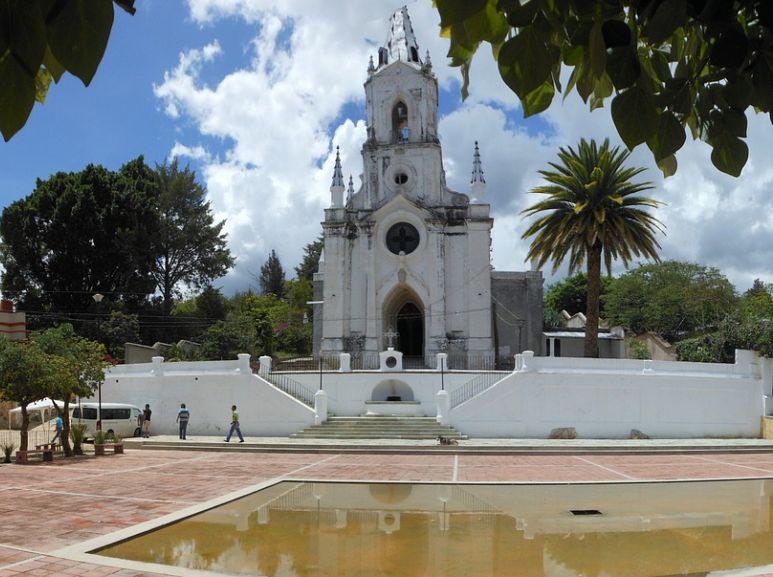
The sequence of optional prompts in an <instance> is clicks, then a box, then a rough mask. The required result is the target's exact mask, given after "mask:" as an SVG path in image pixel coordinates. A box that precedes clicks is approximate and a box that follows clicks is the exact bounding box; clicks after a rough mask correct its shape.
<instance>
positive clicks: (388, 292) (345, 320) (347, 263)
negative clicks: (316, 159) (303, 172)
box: [314, 8, 494, 366]
mask: <svg viewBox="0 0 773 577" xmlns="http://www.w3.org/2000/svg"><path fill="white" fill-rule="evenodd" d="M364 88H365V96H366V112H367V138H366V140H365V142H364V144H363V146H362V159H363V174H362V175H361V185H360V187H359V190H355V189H354V186H353V183H352V180H351V179H350V181H349V189H348V194H347V198H346V199H345V200H344V198H343V192H344V188H345V187H344V182H345V181H344V177H343V170H342V167H341V163H340V158H339V157H338V155H337V156H336V166H335V170H334V175H333V185H332V186H331V189H330V190H331V205H330V207H329V208H327V209H326V210H325V219H324V222H323V223H322V228H323V232H324V243H325V244H324V255H325V257H324V261H321V262H320V269H319V273H318V274H317V275H315V283H316V290H317V298H318V299H319V300H321V304H320V305H319V307H320V308H319V309H318V310H317V313H316V314H315V343H314V346H315V351H314V352H315V353H317V352H322V353H323V354H328V353H336V352H350V353H353V354H354V355H355V356H356V355H358V354H360V353H378V352H379V351H383V350H385V349H386V348H387V347H388V346H389V345H390V343H391V344H393V346H394V347H395V349H397V350H398V351H400V352H402V353H403V355H404V358H405V359H406V360H407V361H408V363H407V365H409V366H410V359H413V360H414V362H415V364H416V365H417V366H419V365H422V364H423V363H424V362H425V361H426V362H427V363H428V364H431V362H433V361H432V360H431V359H433V358H434V356H435V354H436V353H438V352H448V353H449V355H450V354H456V355H457V356H459V357H465V356H470V357H472V356H476V357H480V356H481V355H487V354H492V355H493V348H494V347H493V340H492V313H491V272H490V268H491V267H490V257H489V247H490V243H491V227H492V219H491V218H490V216H489V205H488V204H484V203H481V202H479V201H470V198H469V197H468V196H467V195H466V194H463V193H460V192H455V191H452V190H450V189H449V188H448V187H447V186H446V180H445V171H444V169H443V159H442V149H441V146H440V142H439V140H438V131H437V125H438V85H437V79H436V77H435V75H434V74H433V72H432V64H431V62H430V58H429V54H428V53H427V54H425V55H424V58H423V60H422V58H421V57H420V51H419V45H418V43H417V41H416V37H415V35H414V32H413V27H412V25H411V20H410V17H409V15H408V11H407V9H406V8H402V9H401V10H399V11H397V12H396V13H395V14H393V16H392V17H391V19H390V29H389V34H388V37H387V40H386V42H385V44H384V45H383V46H382V47H380V48H379V50H378V54H377V59H376V60H375V61H374V58H373V57H371V59H370V62H369V65H368V68H367V80H366V81H365V85H364ZM470 145H471V148H472V142H471V143H470ZM475 163H476V164H475V166H476V167H477V168H476V170H478V171H479V174H480V178H479V179H478V182H477V184H475V186H473V187H472V188H473V190H474V191H475V192H474V194H476V196H479V191H480V190H481V187H480V184H481V183H480V180H482V168H481V164H480V163H481V161H480V156H479V153H478V150H477V143H476V148H475ZM474 178H475V176H474ZM484 182H485V181H484ZM476 187H477V188H476ZM320 327H321V330H320ZM386 335H389V337H388V338H387V336H386ZM395 335H396V336H395ZM393 341H394V342H393ZM422 366H423V365H422Z"/></svg>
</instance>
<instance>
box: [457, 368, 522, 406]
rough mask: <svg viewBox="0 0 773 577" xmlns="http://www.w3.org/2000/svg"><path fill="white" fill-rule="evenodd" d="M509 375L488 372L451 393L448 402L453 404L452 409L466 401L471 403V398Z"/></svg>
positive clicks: (505, 372)
mask: <svg viewBox="0 0 773 577" xmlns="http://www.w3.org/2000/svg"><path fill="white" fill-rule="evenodd" d="M509 374H510V372H508V371H487V372H485V373H481V374H480V375H478V376H476V377H475V378H473V379H470V380H469V381H467V382H466V383H464V384H463V385H462V386H461V387H458V388H456V389H454V390H453V391H451V393H449V395H448V400H449V402H450V404H451V408H454V407H456V406H458V405H461V404H462V403H464V402H465V401H469V400H470V399H471V398H473V397H474V396H476V395H479V394H480V393H482V392H483V391H485V390H486V389H488V388H489V387H491V386H492V385H495V384H496V383H498V382H499V381H501V380H502V379H504V378H505V377H506V376H507V375H509Z"/></svg>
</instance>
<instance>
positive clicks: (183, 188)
mask: <svg viewBox="0 0 773 577" xmlns="http://www.w3.org/2000/svg"><path fill="white" fill-rule="evenodd" d="M155 172H156V184H157V186H158V216H159V219H158V222H159V230H158V234H157V237H156V239H155V245H156V246H155V249H156V259H155V264H154V267H153V279H154V280H155V282H156V287H157V288H158V291H159V292H160V293H161V295H162V297H163V310H164V314H165V315H169V314H170V313H171V311H172V304H173V301H174V298H175V297H176V296H179V294H180V288H181V287H182V286H194V287H196V288H198V287H201V286H204V285H206V284H208V283H209V282H210V281H212V280H214V279H216V278H219V277H221V276H223V275H225V273H227V272H228V270H229V269H230V268H231V267H232V266H233V263H234V259H233V257H232V256H231V251H230V250H229V249H228V244H227V241H226V235H225V233H224V232H223V227H224V226H225V221H224V220H221V221H220V222H218V223H216V222H215V220H214V217H213V215H212V209H211V206H210V204H209V202H208V201H206V200H205V196H206V190H205V189H204V187H203V186H202V185H201V184H200V183H198V182H197V181H196V173H195V172H194V171H193V170H191V169H190V168H189V167H187V166H186V167H185V168H180V166H179V165H178V162H177V159H175V160H173V161H172V162H171V163H166V162H165V163H164V164H161V165H157V166H156V171H155Z"/></svg>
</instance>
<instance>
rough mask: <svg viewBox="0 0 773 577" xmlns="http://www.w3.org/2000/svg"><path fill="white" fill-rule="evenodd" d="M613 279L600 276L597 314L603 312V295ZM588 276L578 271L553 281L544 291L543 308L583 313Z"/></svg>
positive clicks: (586, 305)
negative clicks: (555, 281)
mask: <svg viewBox="0 0 773 577" xmlns="http://www.w3.org/2000/svg"><path fill="white" fill-rule="evenodd" d="M613 282H614V279H613V278H612V277H609V276H604V277H602V278H601V294H600V298H601V300H600V304H599V307H600V308H599V314H601V315H603V314H604V295H605V294H606V293H607V292H608V291H609V287H610V286H611V285H612V283H613ZM587 301H588V276H587V275H586V274H585V273H584V272H578V273H576V274H573V275H571V276H568V277H566V278H565V279H563V280H561V281H559V282H557V283H554V284H552V285H550V286H549V287H548V290H547V291H546V292H545V308H547V309H551V310H553V311H556V312H559V313H560V312H561V311H566V312H568V313H569V314H572V315H574V314H577V313H584V312H585V311H586V310H587V308H588V302H587Z"/></svg>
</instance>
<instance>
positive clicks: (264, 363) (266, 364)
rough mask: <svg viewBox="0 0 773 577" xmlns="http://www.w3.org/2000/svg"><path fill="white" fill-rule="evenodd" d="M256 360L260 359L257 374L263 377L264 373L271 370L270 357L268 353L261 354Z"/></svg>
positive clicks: (266, 373)
mask: <svg viewBox="0 0 773 577" xmlns="http://www.w3.org/2000/svg"><path fill="white" fill-rule="evenodd" d="M258 360H259V361H260V368H259V369H258V374H259V375H260V376H261V377H263V378H265V377H266V375H268V374H269V373H270V372H271V357H269V356H268V355H263V356H262V357H259V358H258Z"/></svg>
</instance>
